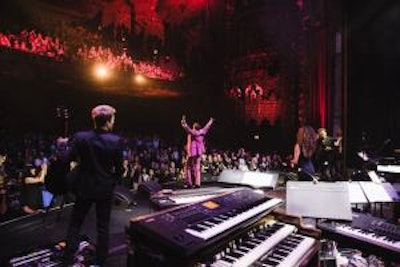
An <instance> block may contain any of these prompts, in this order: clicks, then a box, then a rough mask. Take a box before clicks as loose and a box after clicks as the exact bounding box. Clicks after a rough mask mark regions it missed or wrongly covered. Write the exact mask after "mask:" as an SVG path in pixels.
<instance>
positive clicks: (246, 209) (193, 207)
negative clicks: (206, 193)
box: [129, 189, 283, 256]
mask: <svg viewBox="0 0 400 267" xmlns="http://www.w3.org/2000/svg"><path fill="white" fill-rule="evenodd" d="M282 203H283V201H282V200H281V199H278V198H269V197H267V196H265V195H264V193H262V192H261V193H260V192H257V191H254V190H251V189H242V190H238V191H234V192H231V193H227V194H224V195H220V196H217V197H214V198H209V199H207V200H204V201H200V202H197V203H193V204H189V205H185V206H178V207H175V208H172V209H167V210H163V211H160V212H157V213H154V214H150V215H147V216H144V217H139V218H134V219H132V220H131V221H130V229H129V231H130V235H131V237H132V239H134V240H138V239H140V241H139V242H141V241H142V239H147V240H149V242H150V243H155V246H158V245H159V244H162V245H163V247H164V249H165V250H166V251H169V252H170V253H171V254H177V255H176V256H190V255H193V254H194V253H196V252H198V251H199V250H202V249H204V248H205V247H209V246H210V245H211V244H214V243H216V242H218V241H220V240H223V239H224V238H226V237H227V236H229V235H230V234H231V233H234V232H235V231H237V230H238V229H243V228H244V227H247V226H249V225H251V224H252V223H255V222H256V221H258V220H259V219H260V218H262V217H263V216H265V215H266V214H268V213H269V212H270V211H272V210H273V209H275V208H276V207H278V206H280V205H281V204H282Z"/></svg>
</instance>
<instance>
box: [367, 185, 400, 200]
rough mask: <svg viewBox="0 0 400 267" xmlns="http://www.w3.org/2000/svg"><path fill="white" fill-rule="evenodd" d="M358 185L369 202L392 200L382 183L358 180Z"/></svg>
mask: <svg viewBox="0 0 400 267" xmlns="http://www.w3.org/2000/svg"><path fill="white" fill-rule="evenodd" d="M360 185H361V188H362V189H363V191H364V193H365V196H366V197H367V199H368V201H369V202H393V199H392V198H391V197H390V195H389V194H388V193H387V192H386V190H385V188H384V187H383V186H382V184H377V183H374V182H360Z"/></svg>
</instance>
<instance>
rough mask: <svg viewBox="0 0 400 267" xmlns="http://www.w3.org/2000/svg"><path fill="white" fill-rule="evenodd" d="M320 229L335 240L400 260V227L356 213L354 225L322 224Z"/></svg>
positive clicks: (339, 223) (331, 222)
mask: <svg viewBox="0 0 400 267" xmlns="http://www.w3.org/2000/svg"><path fill="white" fill-rule="evenodd" d="M318 226H319V228H320V229H321V230H323V231H324V232H325V233H327V234H329V235H330V236H331V237H333V239H340V237H344V238H347V239H348V240H350V241H353V245H354V246H357V247H359V248H360V249H361V250H363V249H365V250H368V251H370V252H371V253H373V254H375V253H376V254H378V255H380V256H382V257H384V258H389V259H392V258H393V256H395V255H397V256H395V258H397V260H400V257H399V256H398V255H400V226H398V225H395V224H392V223H389V222H387V221H385V220H383V219H381V218H377V217H374V216H372V215H369V214H363V213H354V214H353V221H352V223H343V222H335V221H330V222H320V223H319V224H318Z"/></svg>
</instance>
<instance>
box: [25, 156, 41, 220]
mask: <svg viewBox="0 0 400 267" xmlns="http://www.w3.org/2000/svg"><path fill="white" fill-rule="evenodd" d="M27 169H28V173H27V175H26V177H25V179H24V189H23V194H22V195H23V197H22V199H23V211H24V212H25V213H27V214H33V213H38V212H41V211H42V210H43V199H42V189H43V188H42V187H43V183H44V179H45V176H46V174H47V164H46V163H44V164H42V165H41V167H40V169H39V168H38V167H35V166H33V165H32V166H28V167H27Z"/></svg>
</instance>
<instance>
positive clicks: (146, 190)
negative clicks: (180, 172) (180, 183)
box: [138, 181, 162, 197]
mask: <svg viewBox="0 0 400 267" xmlns="http://www.w3.org/2000/svg"><path fill="white" fill-rule="evenodd" d="M161 189H162V187H161V185H160V184H159V183H158V182H156V181H147V182H142V183H140V184H139V186H138V193H140V194H142V195H144V196H147V197H148V196H150V195H152V194H154V193H157V192H158V191H160V190H161Z"/></svg>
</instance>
